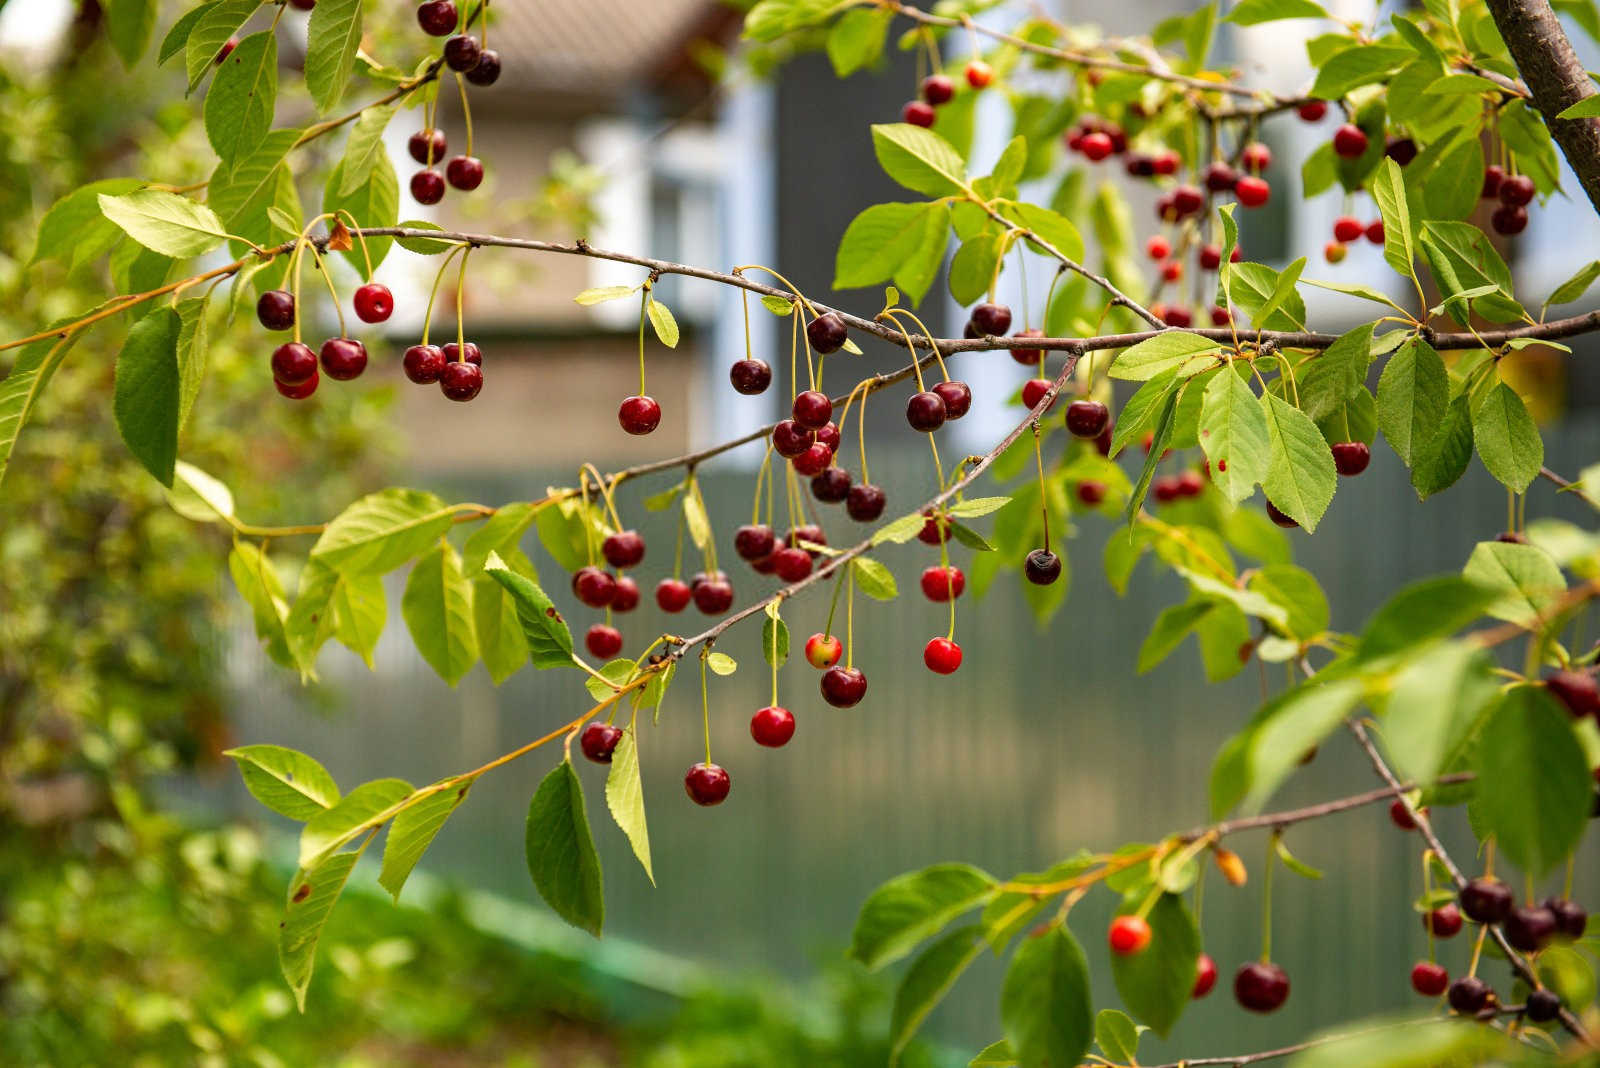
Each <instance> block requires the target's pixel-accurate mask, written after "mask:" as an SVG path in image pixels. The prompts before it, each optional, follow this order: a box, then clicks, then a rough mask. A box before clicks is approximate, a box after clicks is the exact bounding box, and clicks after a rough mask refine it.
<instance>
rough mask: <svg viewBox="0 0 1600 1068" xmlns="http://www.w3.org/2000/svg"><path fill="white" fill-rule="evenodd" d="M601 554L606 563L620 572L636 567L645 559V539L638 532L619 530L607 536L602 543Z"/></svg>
mask: <svg viewBox="0 0 1600 1068" xmlns="http://www.w3.org/2000/svg"><path fill="white" fill-rule="evenodd" d="M600 553H601V555H602V556H604V557H605V558H606V563H608V564H610V565H611V566H612V567H614V568H616V569H618V570H619V571H620V570H621V569H623V568H625V567H635V566H637V565H638V563H639V561H641V560H643V559H644V539H643V538H642V537H640V536H639V532H638V531H637V530H619V531H617V532H616V533H615V534H607V535H606V540H605V541H603V542H601V543H600Z"/></svg>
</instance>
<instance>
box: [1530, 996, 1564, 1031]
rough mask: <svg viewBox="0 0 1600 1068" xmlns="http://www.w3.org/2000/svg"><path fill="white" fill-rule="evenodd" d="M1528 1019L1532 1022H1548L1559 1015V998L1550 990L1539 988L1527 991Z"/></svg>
mask: <svg viewBox="0 0 1600 1068" xmlns="http://www.w3.org/2000/svg"><path fill="white" fill-rule="evenodd" d="M1527 1013H1528V1019H1530V1020H1532V1021H1533V1022H1534V1023H1549V1022H1550V1021H1551V1020H1554V1019H1555V1018H1556V1017H1558V1016H1560V1015H1561V998H1560V996H1559V995H1557V994H1556V993H1555V992H1554V991H1552V990H1546V989H1544V988H1540V989H1538V990H1533V991H1529V993H1528V1001H1527Z"/></svg>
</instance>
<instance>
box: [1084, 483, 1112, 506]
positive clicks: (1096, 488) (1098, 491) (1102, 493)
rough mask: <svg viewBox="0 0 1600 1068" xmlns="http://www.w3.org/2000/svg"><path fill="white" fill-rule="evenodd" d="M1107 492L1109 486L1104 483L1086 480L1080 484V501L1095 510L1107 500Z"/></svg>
mask: <svg viewBox="0 0 1600 1068" xmlns="http://www.w3.org/2000/svg"><path fill="white" fill-rule="evenodd" d="M1106 491H1107V486H1106V484H1105V483H1104V482H1100V481H1097V480H1095V479H1092V478H1086V479H1084V480H1083V481H1082V482H1080V483H1078V500H1079V501H1081V502H1082V503H1084V504H1086V505H1088V506H1089V507H1090V508H1093V507H1095V506H1096V505H1098V504H1099V503H1100V502H1101V501H1103V500H1105V499H1106Z"/></svg>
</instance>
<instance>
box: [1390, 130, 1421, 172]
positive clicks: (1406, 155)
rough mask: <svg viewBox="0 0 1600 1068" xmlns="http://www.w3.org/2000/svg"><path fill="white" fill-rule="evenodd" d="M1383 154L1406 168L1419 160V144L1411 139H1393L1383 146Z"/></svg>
mask: <svg viewBox="0 0 1600 1068" xmlns="http://www.w3.org/2000/svg"><path fill="white" fill-rule="evenodd" d="M1383 154H1384V155H1386V156H1388V157H1389V158H1390V159H1392V160H1394V161H1395V162H1396V163H1398V164H1400V166H1402V167H1404V166H1405V165H1406V164H1408V163H1410V162H1411V161H1412V160H1414V159H1416V158H1417V143H1416V142H1415V141H1413V140H1411V138H1409V137H1391V138H1389V140H1388V142H1387V143H1386V144H1385V145H1384V146H1383Z"/></svg>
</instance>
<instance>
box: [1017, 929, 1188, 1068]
mask: <svg viewBox="0 0 1600 1068" xmlns="http://www.w3.org/2000/svg"><path fill="white" fill-rule="evenodd" d="M1191 963H1192V962H1191ZM1000 1020H1001V1023H1002V1024H1004V1026H1005V1032H1006V1041H1007V1042H1009V1043H1010V1045H1011V1049H1012V1050H1014V1051H1015V1053H1016V1058H1017V1063H1018V1064H1020V1065H1022V1066H1023V1068H1049V1066H1056V1068H1059V1066H1062V1065H1074V1064H1077V1063H1078V1062H1080V1061H1081V1060H1083V1055H1084V1054H1085V1053H1087V1052H1088V1051H1089V1040H1090V1038H1091V1036H1092V1035H1093V1033H1094V1018H1093V1016H1092V1011H1091V1005H1090V995H1089V964H1088V961H1086V960H1085V959H1084V956H1083V947H1082V946H1080V945H1078V940H1077V939H1076V938H1073V937H1072V932H1070V931H1068V930H1067V929H1066V928H1065V927H1064V926H1062V925H1060V924H1056V925H1054V926H1052V927H1051V928H1050V929H1049V930H1048V931H1046V932H1045V933H1044V934H1042V935H1039V936H1037V937H1034V938H1028V939H1025V940H1024V941H1023V943H1022V945H1021V947H1020V948H1019V949H1018V950H1017V953H1016V956H1014V957H1012V958H1011V966H1010V967H1009V968H1007V969H1006V978H1005V983H1004V985H1003V987H1002V988H1001V992H1000Z"/></svg>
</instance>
